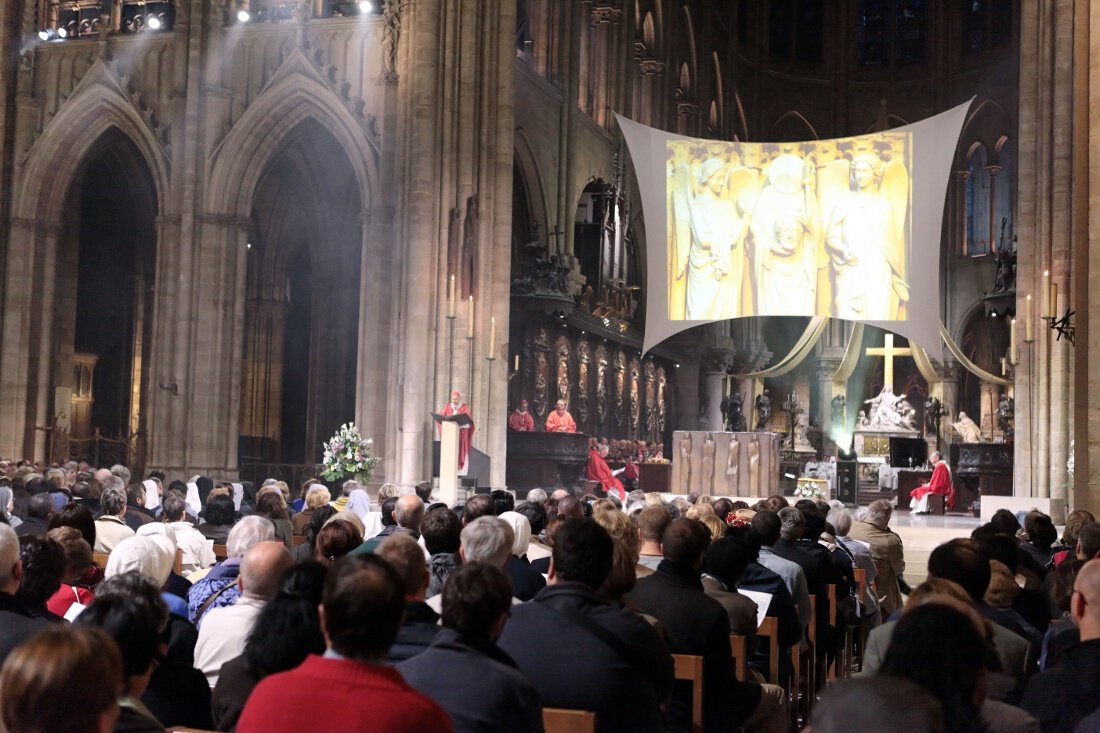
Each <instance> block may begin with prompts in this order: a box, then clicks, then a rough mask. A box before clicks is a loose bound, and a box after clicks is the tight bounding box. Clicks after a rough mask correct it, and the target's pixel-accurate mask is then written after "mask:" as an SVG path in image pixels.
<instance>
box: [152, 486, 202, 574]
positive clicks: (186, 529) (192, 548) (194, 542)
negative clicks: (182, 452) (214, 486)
mask: <svg viewBox="0 0 1100 733" xmlns="http://www.w3.org/2000/svg"><path fill="white" fill-rule="evenodd" d="M161 510H162V511H161V519H162V520H163V522H164V525H163V528H164V530H165V532H166V533H167V534H168V536H169V537H171V538H172V541H173V542H175V543H176V547H177V548H179V550H180V552H181V553H182V564H183V572H184V573H191V572H193V571H195V570H201V569H205V568H209V567H210V566H211V565H213V564H214V563H215V561H216V558H215V557H214V549H213V543H212V542H210V541H208V540H207V539H206V537H204V536H203V534H202V532H199V531H198V530H197V529H195V526H194V524H193V522H192V521H190V517H189V516H188V515H187V501H186V500H185V499H184V497H183V496H182V495H181V494H180V493H179V492H176V491H169V492H167V493H166V494H165V495H164V501H163V502H162V503H161ZM157 529H159V528H157V527H155V526H154V525H145V526H143V527H142V528H141V530H140V531H141V532H147V531H155V530H157Z"/></svg>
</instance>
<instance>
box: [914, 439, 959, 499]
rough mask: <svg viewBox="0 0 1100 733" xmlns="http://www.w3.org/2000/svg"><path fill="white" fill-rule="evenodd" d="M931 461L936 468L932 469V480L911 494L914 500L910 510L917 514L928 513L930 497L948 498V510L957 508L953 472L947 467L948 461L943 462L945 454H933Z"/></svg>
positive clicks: (937, 452)
mask: <svg viewBox="0 0 1100 733" xmlns="http://www.w3.org/2000/svg"><path fill="white" fill-rule="evenodd" d="M929 459H930V460H931V462H932V465H933V466H934V467H935V468H933V469H932V479H931V480H930V481H929V482H928V483H927V484H926V485H925V486H918V487H917V488H915V489H913V490H912V491H910V492H909V496H911V497H912V499H911V500H910V502H909V508H910V509H912V510H913V512H914V513H915V514H927V513H928V495H929V494H943V495H944V496H946V497H947V499H946V500H945V501H946V502H947V508H948V509H952V508H954V506H955V490H954V489H953V488H951V470H950V469H949V468H948V467H947V461H945V460H943V454H941V453H940V452H939V451H936V452H935V453H933V454H932V455H931V456H930V457H929Z"/></svg>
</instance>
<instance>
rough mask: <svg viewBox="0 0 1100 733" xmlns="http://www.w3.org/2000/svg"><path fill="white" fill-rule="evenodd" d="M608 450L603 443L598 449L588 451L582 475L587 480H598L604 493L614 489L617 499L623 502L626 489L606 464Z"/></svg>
mask: <svg viewBox="0 0 1100 733" xmlns="http://www.w3.org/2000/svg"><path fill="white" fill-rule="evenodd" d="M608 450H609V448H608V445H607V444H606V443H603V444H601V445H600V447H599V449H598V450H590V451H588V465H587V466H585V467H584V477H585V478H586V479H588V480H589V481H599V482H600V488H602V489H603V491H604V493H605V494H610V493H611V492H613V491H614V492H615V493H616V494H617V495H618V496H619V499H620V500H621V501H623V502H625V501H626V490H625V489H624V488H623V485H622V482H620V481H619V479H617V478H616V477H615V474H613V473H612V472H611V468H610V467H609V466H608V465H607V453H608Z"/></svg>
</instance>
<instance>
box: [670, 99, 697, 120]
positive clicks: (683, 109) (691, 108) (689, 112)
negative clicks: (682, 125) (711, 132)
mask: <svg viewBox="0 0 1100 733" xmlns="http://www.w3.org/2000/svg"><path fill="white" fill-rule="evenodd" d="M676 114H677V115H678V116H680V117H698V116H699V105H697V104H696V103H695V102H689V101H687V100H681V101H679V102H677V103H676Z"/></svg>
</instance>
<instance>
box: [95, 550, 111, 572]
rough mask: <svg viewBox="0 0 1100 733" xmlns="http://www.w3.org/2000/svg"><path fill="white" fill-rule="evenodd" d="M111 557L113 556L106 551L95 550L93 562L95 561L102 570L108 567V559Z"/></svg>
mask: <svg viewBox="0 0 1100 733" xmlns="http://www.w3.org/2000/svg"><path fill="white" fill-rule="evenodd" d="M110 557H111V556H110V555H108V554H107V553H106V552H93V553H92V562H93V563H95V566H96V567H97V568H99V569H101V570H102V569H104V568H106V567H107V560H108V558H110Z"/></svg>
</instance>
